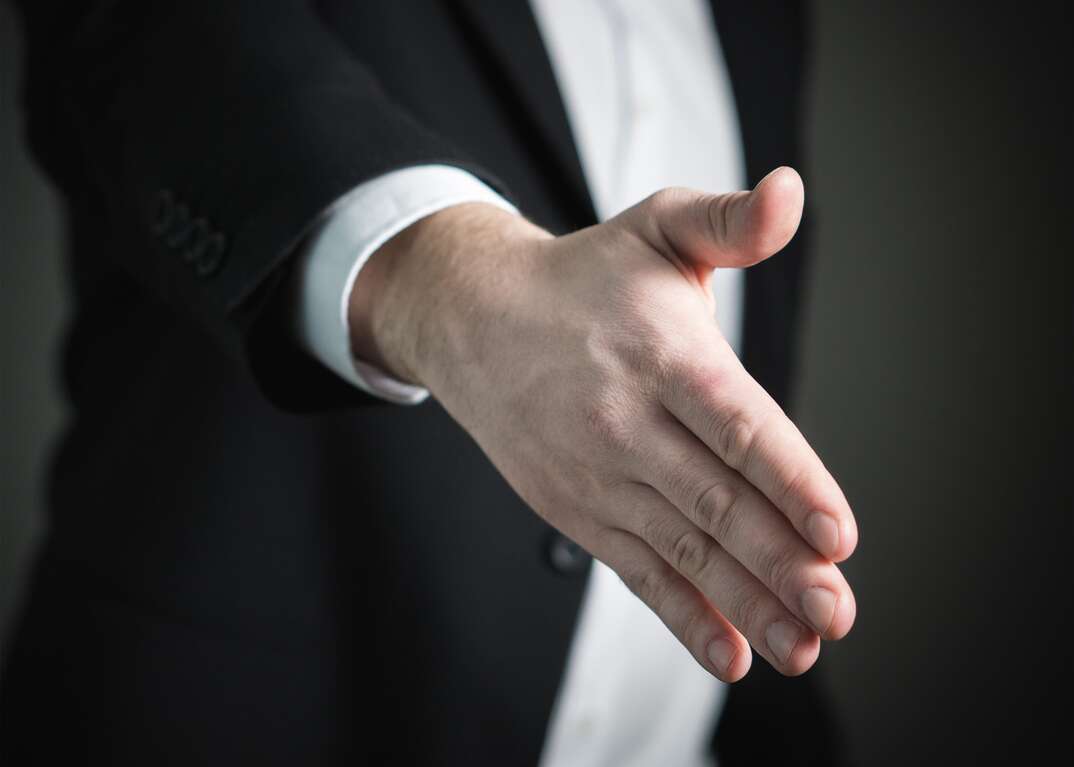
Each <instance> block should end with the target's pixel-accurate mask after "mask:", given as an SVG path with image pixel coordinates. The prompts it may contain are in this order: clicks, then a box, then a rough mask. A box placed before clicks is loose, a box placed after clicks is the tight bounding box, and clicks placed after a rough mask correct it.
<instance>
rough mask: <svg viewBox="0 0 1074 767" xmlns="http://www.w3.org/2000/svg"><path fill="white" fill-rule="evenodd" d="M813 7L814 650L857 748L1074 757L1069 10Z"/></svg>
mask: <svg viewBox="0 0 1074 767" xmlns="http://www.w3.org/2000/svg"><path fill="white" fill-rule="evenodd" d="M13 21H14V20H13V18H12V12H11V10H10V9H9V8H8V7H7V6H5V5H0V269H2V271H0V307H2V311H3V315H2V322H0V361H2V366H3V367H2V376H0V381H2V386H3V390H2V397H0V401H2V402H3V410H2V421H0V470H2V483H0V490H2V494H0V503H2V507H0V614H2V615H6V614H8V613H10V611H11V609H12V606H13V604H15V600H16V598H17V596H18V593H19V589H18V584H19V583H20V581H19V574H20V573H21V572H22V571H23V567H24V563H25V561H26V557H27V554H28V552H29V551H31V548H32V542H33V540H34V538H35V535H36V534H37V532H38V531H39V530H40V528H41V526H42V522H41V519H40V516H39V515H40V508H41V505H42V492H41V489H42V470H43V468H44V466H45V462H46V460H47V455H48V449H49V447H50V445H52V444H53V442H54V440H55V439H56V435H57V433H58V431H59V429H60V428H61V427H62V424H63V419H64V417H65V415H66V410H65V406H64V404H63V400H62V397H61V395H60V393H59V391H58V389H57V385H56V380H55V372H56V363H57V351H58V348H57V345H58V342H59V335H60V333H61V331H62V327H63V323H64V321H65V318H66V310H65V305H64V292H63V276H62V256H61V248H62V240H63V238H62V229H61V219H60V217H59V214H58V211H57V209H56V200H55V198H54V195H53V194H52V192H51V190H50V189H49V187H48V185H47V183H45V182H44V181H43V180H42V178H41V177H40V175H39V174H38V173H37V172H36V170H35V169H34V168H33V167H32V166H31V165H30V164H29V161H28V159H27V158H26V156H25V153H24V151H23V149H22V148H21V146H20V144H19V136H18V133H19V126H18V120H19V115H18V105H17V103H16V100H15V98H16V85H15V84H16V82H17V70H18V68H19V66H18V64H19V55H20V54H19V48H18V40H17V34H16V33H17V30H16V28H15V25H14V23H13ZM814 28H815V32H816V50H815V58H814V61H815V67H816V68H815V72H814V75H815V77H814V89H813V98H812V105H813V106H812V110H813V117H812V120H811V130H810V136H809V142H810V143H809V145H810V162H809V164H808V166H807V167H806V168H805V169H804V173H803V175H804V177H805V181H806V188H807V194H808V195H810V197H811V199H812V201H813V203H814V204H815V206H816V208H817V211H818V222H819V232H818V237H819V242H818V248H817V264H816V267H817V268H816V270H815V273H814V279H813V282H812V286H811V298H810V301H809V308H808V312H807V316H806V318H805V321H804V322H803V326H802V329H801V330H802V341H803V352H804V353H803V362H804V364H803V370H802V378H801V381H800V389H799V396H798V398H797V403H796V407H795V413H796V415H797V417H798V419H799V421H800V423H801V424H802V427H803V430H804V431H805V432H806V434H807V435H808V436H809V437H810V439H811V440H812V441H813V442H814V444H815V445H816V446H817V448H818V450H819V452H820V453H821V455H822V456H823V457H824V458H825V460H826V462H827V463H828V464H829V466H830V467H831V468H832V470H833V471H834V473H835V474H836V476H837V477H838V478H839V480H840V481H841V483H842V484H843V486H844V488H845V489H846V491H847V494H848V496H849V498H850V500H851V503H852V504H853V506H854V508H855V511H856V513H857V515H858V518H859V520H860V527H861V545H860V547H859V550H858V554H857V555H856V556H855V558H854V559H853V560H851V562H850V563H848V565H847V571H848V575H849V577H850V579H851V582H852V584H853V585H854V587H855V591H856V594H857V596H858V606H859V618H858V622H857V625H856V627H855V629H854V631H853V632H852V633H851V635H850V637H849V638H848V639H846V640H845V641H844V642H841V643H839V644H837V645H834V646H829V647H826V648H825V651H824V656H825V667H824V668H823V669H822V673H824V674H825V676H826V677H827V679H828V681H829V683H830V687H831V690H832V694H833V696H834V698H835V700H836V702H837V705H838V709H839V711H840V714H841V716H842V720H843V722H844V725H845V728H846V731H847V734H848V737H849V740H850V744H851V747H852V752H853V754H854V755H855V757H856V759H857V761H858V762H859V763H861V764H870V765H888V764H890V765H896V764H903V763H905V762H907V761H909V762H910V763H940V764H947V763H973V762H976V763H1022V764H1029V763H1036V761H1037V757H1035V756H1033V753H1043V748H1044V747H1045V745H1046V744H1047V742H1048V741H1054V742H1057V743H1061V744H1062V748H1064V749H1066V752H1067V754H1066V756H1068V757H1069V755H1070V751H1071V740H1070V737H1069V732H1068V728H1069V726H1070V724H1071V723H1072V722H1074V716H1072V713H1074V711H1072V708H1071V692H1072V687H1071V684H1072V679H1071V677H1072V674H1071V671H1072V668H1074V661H1072V657H1071V652H1072V650H1074V641H1072V639H1074V635H1072V633H1071V629H1072V626H1071V597H1070V587H1071V577H1070V569H1069V568H1070V558H1069V553H1070V551H1071V544H1072V543H1074V535H1072V530H1071V519H1072V514H1071V512H1072V511H1074V500H1072V497H1071V490H1070V486H1069V479H1070V476H1071V469H1072V468H1074V461H1072V458H1071V447H1070V445H1071V425H1072V424H1071V408H1070V404H1071V403H1070V400H1071V393H1072V391H1074V388H1072V383H1074V381H1072V377H1071V372H1070V361H1071V359H1070V357H1071V348H1072V347H1071V340H1072V339H1071V330H1072V327H1074V322H1072V320H1074V314H1072V304H1071V290H1070V288H1071V273H1070V268H1069V266H1068V263H1069V259H1070V258H1071V257H1072V255H1074V251H1072V247H1071V245H1072V243H1071V239H1072V237H1071V235H1072V229H1074V225H1072V221H1074V216H1072V213H1074V210H1072V194H1071V189H1072V187H1074V183H1072V179H1074V174H1072V171H1074V167H1072V165H1071V162H1070V151H1069V144H1070V142H1071V140H1072V139H1074V130H1072V128H1074V125H1072V122H1071V117H1070V103H1069V102H1070V90H1071V84H1070V79H1069V76H1068V75H1067V74H1066V72H1065V70H1066V68H1067V67H1069V66H1070V60H1069V54H1068V53H1066V49H1067V48H1068V47H1069V46H1070V43H1071V38H1072V37H1074V36H1072V34H1071V32H1072V29H1071V23H1070V18H1069V12H1066V11H1064V12H1061V13H1055V14H1053V15H1048V14H1045V13H1043V12H1042V11H1041V10H1040V8H1039V7H1034V6H1033V5H1032V4H1017V5H1016V4H1007V5H1006V6H1005V7H1002V8H988V7H986V6H984V5H980V4H963V5H958V4H953V3H932V4H924V3H920V4H913V3H910V4H908V3H895V2H885V3H847V4H838V3H831V2H825V3H820V4H818V6H817V7H816V14H815V18H814ZM90 500H91V499H87V501H90ZM87 513H90V510H89V509H87ZM1059 761H1060V762H1063V761H1066V760H1065V759H1059Z"/></svg>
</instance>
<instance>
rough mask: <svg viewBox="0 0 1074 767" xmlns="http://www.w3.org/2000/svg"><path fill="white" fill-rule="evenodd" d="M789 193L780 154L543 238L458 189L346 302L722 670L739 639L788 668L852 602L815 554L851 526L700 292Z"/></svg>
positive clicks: (796, 213) (528, 491) (833, 490)
mask: <svg viewBox="0 0 1074 767" xmlns="http://www.w3.org/2000/svg"><path fill="white" fill-rule="evenodd" d="M802 199H803V191H802V183H801V180H800V179H799V177H798V174H797V173H795V172H794V171H793V170H791V169H789V168H781V169H778V170H776V171H774V172H772V173H771V174H769V175H768V176H767V177H766V178H765V179H764V180H762V181H761V183H760V184H758V186H757V188H756V189H755V190H754V191H753V192H749V193H747V192H739V193H735V194H729V195H720V196H712V195H704V194H701V193H699V192H694V191H689V190H683V189H667V190H663V191H661V192H659V193H657V194H655V195H653V196H652V197H650V198H648V199H647V200H645V201H643V202H642V203H640V204H638V205H636V206H635V207H633V208H631V209H629V210H627V211H625V212H623V213H622V214H620V215H619V216H617V217H616V218H614V219H612V220H611V221H608V222H606V223H604V224H601V225H599V226H594V227H590V228H589V229H585V230H582V231H580V232H576V233H574V234H571V235H568V236H565V237H559V238H554V237H552V236H551V235H549V234H548V233H547V232H544V231H543V230H541V229H538V228H537V227H535V226H533V225H532V224H530V223H528V222H527V221H525V220H524V219H521V218H519V217H517V216H512V215H510V214H507V213H504V212H502V211H499V210H497V209H495V208H493V207H491V206H485V205H479V204H475V205H463V206H458V207H455V208H450V209H447V210H445V211H441V212H440V213H437V214H435V215H433V216H430V217H429V218H427V219H425V220H423V221H421V222H419V223H418V224H415V225H413V226H411V227H410V228H409V229H407V230H406V231H404V232H403V233H402V234H401V235H400V236H398V237H397V238H395V239H394V240H393V241H392V242H391V243H389V244H388V245H387V246H385V248H383V249H382V250H381V251H378V253H377V254H376V255H374V257H373V259H372V260H371V261H370V264H369V265H368V266H367V267H366V270H367V271H368V272H369V275H368V277H367V275H366V274H365V272H363V277H362V280H360V281H359V288H358V289H357V290H356V291H355V299H354V301H353V302H352V310H353V311H352V328H353V329H354V333H353V335H354V337H355V339H356V341H355V343H356V351H357V352H358V353H359V354H360V355H362V356H364V357H367V358H372V359H373V360H374V361H379V362H380V363H381V364H382V365H384V366H385V367H387V368H388V369H390V370H392V371H393V372H394V373H396V374H397V375H399V376H401V377H403V378H408V379H410V380H413V381H416V382H420V383H421V384H423V385H424V386H426V387H428V388H429V389H430V391H431V392H432V393H433V395H434V396H435V397H436V398H437V399H438V400H439V401H440V402H441V403H442V404H443V406H444V407H445V408H446V409H447V411H448V412H449V413H451V415H452V417H454V418H455V419H456V420H457V421H458V422H459V423H460V424H461V425H462V426H463V428H465V429H466V430H467V431H468V432H469V433H470V434H471V435H472V436H473V437H474V439H475V440H477V442H478V444H479V445H480V446H481V448H482V449H483V450H484V451H485V453H486V454H487V455H488V457H489V458H490V459H491V460H492V462H493V463H494V464H495V465H496V467H497V468H498V469H499V471H500V472H501V473H502V474H503V476H504V477H505V478H506V479H507V481H508V482H509V483H510V484H511V486H512V487H513V488H514V489H515V490H516V491H517V492H518V493H519V495H521V497H522V498H523V499H525V500H526V502H527V503H529V504H530V506H532V507H533V509H534V510H535V511H536V512H537V513H538V514H540V515H541V516H542V517H543V518H544V519H546V520H547V521H548V522H549V523H551V524H552V525H554V526H555V527H556V528H558V529H559V530H561V531H562V532H563V533H565V534H566V535H568V536H570V537H571V538H572V539H574V540H575V541H577V542H578V543H579V544H580V545H582V546H583V547H585V548H586V549H587V550H588V551H589V552H591V553H592V554H593V555H594V556H595V557H597V558H598V559H600V560H601V561H603V562H604V563H606V564H607V565H608V566H610V567H611V568H612V569H614V570H615V571H616V572H617V573H618V574H619V575H620V577H622V579H623V580H624V581H625V582H626V584H627V585H628V586H629V587H630V589H631V590H632V591H634V593H635V594H637V595H638V596H639V597H640V598H641V599H642V600H644V601H645V603H646V604H647V605H649V607H650V608H651V609H652V610H654V611H655V612H656V613H657V614H658V615H659V616H660V618H661V619H662V620H663V622H664V623H665V624H666V625H667V626H668V628H669V629H671V631H672V632H674V634H675V636H676V637H678V639H679V641H681V642H682V643H683V645H685V646H686V647H687V648H688V649H689V650H690V652H691V653H692V654H693V655H694V657H695V658H696V659H697V661H698V663H700V664H701V665H702V666H704V667H705V668H707V669H709V670H710V671H711V672H712V673H714V674H715V675H716V676H717V677H719V678H720V679H723V680H725V681H735V680H737V679H739V678H741V677H742V676H744V675H745V674H746V672H747V671H748V670H749V666H750V662H751V654H750V649H749V645H752V646H753V647H754V648H755V649H756V650H757V651H758V652H760V653H761V654H762V655H764V657H765V658H767V659H768V660H769V662H770V663H772V664H773V666H775V668H777V669H779V670H780V671H782V672H783V673H785V674H799V673H802V672H803V671H805V670H806V669H808V668H809V667H810V666H811V665H812V664H813V663H814V661H815V660H816V658H817V654H818V653H819V649H820V638H824V639H839V638H841V637H842V636H844V635H845V634H846V633H847V632H848V631H849V630H850V627H851V624H852V623H853V621H854V615H855V603H854V596H853V594H852V592H851V590H850V587H849V586H848V585H847V583H846V581H845V579H844V578H843V576H842V574H841V573H840V572H839V569H838V568H837V567H836V566H835V564H833V562H838V561H841V560H843V559H845V558H846V557H848V556H849V555H850V554H851V552H852V551H853V550H854V546H855V544H856V542H857V529H856V527H855V523H854V518H853V515H852V514H851V511H850V508H849V506H848V505H847V502H846V500H845V498H844V497H843V494H842V492H841V491H840V489H839V486H838V485H837V484H836V482H835V480H834V479H833V478H832V476H831V475H830V474H829V473H828V471H827V470H826V469H825V468H824V465H823V464H822V463H821V461H820V459H819V458H818V457H817V456H816V454H815V453H814V452H813V450H812V449H811V448H810V447H809V445H808V444H807V443H806V441H805V439H804V438H803V437H802V435H801V434H800V433H799V431H798V430H797V429H796V428H795V426H794V424H792V423H791V421H790V420H789V419H788V418H787V416H786V415H784V413H783V411H782V410H781V409H780V408H779V407H778V406H777V405H776V403H775V402H774V401H773V400H772V398H771V397H770V396H769V395H768V394H767V393H766V392H765V391H764V389H762V388H761V386H760V385H758V384H757V382H756V381H754V380H753V378H752V377H750V375H749V374H748V373H747V372H746V371H745V369H744V368H743V367H742V365H741V364H740V363H739V361H738V359H737V358H736V357H735V355H734V353H733V352H732V350H731V348H730V347H729V346H728V344H727V342H726V341H725V340H724V338H723V336H722V335H721V334H720V329H719V328H718V327H717V325H716V322H715V320H714V318H713V317H714V306H713V300H712V295H711V292H710V289H709V281H710V278H711V274H712V270H713V268H715V267H720V266H723V267H743V266H749V265H751V264H755V263H757V262H758V261H761V260H763V259H765V258H767V257H768V256H771V255H772V254H774V253H776V252H777V251H779V250H780V249H781V248H782V247H783V246H784V245H785V244H786V243H787V242H788V241H789V240H790V238H791V237H792V236H793V234H794V232H795V230H796V229H797V226H798V222H799V219H800V217H801V211H802ZM355 307H358V308H357V309H356V308H355ZM363 312H366V314H363ZM747 640H748V644H747Z"/></svg>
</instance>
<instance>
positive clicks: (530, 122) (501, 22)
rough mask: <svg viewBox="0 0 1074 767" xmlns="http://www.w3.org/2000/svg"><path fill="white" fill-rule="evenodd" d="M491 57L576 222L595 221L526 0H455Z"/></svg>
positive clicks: (485, 53) (525, 130)
mask: <svg viewBox="0 0 1074 767" xmlns="http://www.w3.org/2000/svg"><path fill="white" fill-rule="evenodd" d="M451 4H452V5H453V6H455V8H456V11H457V13H458V15H459V18H460V21H461V23H462V24H463V26H464V28H465V29H466V31H467V33H468V34H471V35H472V36H473V38H474V42H475V44H476V47H477V49H478V50H479V51H481V53H482V54H483V56H484V57H485V58H486V59H487V61H486V63H487V65H488V66H487V70H488V72H489V74H490V77H492V78H494V79H496V80H498V81H499V85H500V87H501V88H502V90H503V94H504V97H505V98H507V99H508V100H511V101H513V102H514V103H515V105H516V107H517V109H518V113H519V115H520V118H521V120H522V122H523V124H522V125H521V126H520V130H521V131H522V132H523V134H524V135H526V136H527V138H528V139H530V141H531V143H532V144H533V146H534V147H535V149H537V150H538V160H539V161H540V165H541V166H542V167H541V170H542V172H544V173H546V174H547V175H549V177H550V180H553V181H554V182H555V183H556V184H557V185H558V186H560V187H561V188H560V190H559V191H560V193H561V194H563V195H564V196H565V199H564V202H566V203H568V207H570V209H571V210H572V211H575V212H576V214H577V225H578V226H586V225H588V224H591V223H593V222H594V221H596V213H595V212H594V209H593V202H592V200H591V198H590V196H589V188H588V186H587V185H586V181H585V176H584V175H583V172H582V165H581V162H580V160H579V159H578V152H577V150H576V148H575V145H574V137H573V135H572V134H571V128H570V123H569V122H568V119H567V111H566V107H565V106H564V105H563V99H562V97H561V95H560V92H559V86H558V85H557V84H556V79H555V74H554V73H553V70H552V64H551V62H550V61H549V59H548V53H547V52H546V50H545V47H544V41H543V40H542V39H541V35H540V30H539V29H538V28H537V22H536V20H535V19H534V17H533V13H532V11H531V10H530V6H529V3H528V2H526V0H451Z"/></svg>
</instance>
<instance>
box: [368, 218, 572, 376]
mask: <svg viewBox="0 0 1074 767" xmlns="http://www.w3.org/2000/svg"><path fill="white" fill-rule="evenodd" d="M551 237H552V235H550V234H548V233H547V232H545V231H544V230H543V229H541V228H539V227H537V226H535V225H534V224H532V223H530V222H529V221H527V220H526V219H524V218H522V217H520V216H518V215H515V214H513V213H509V212H507V211H505V210H502V209H500V208H497V207H494V206H492V205H488V204H485V203H469V204H464V205H457V206H453V207H451V208H448V209H446V210H442V211H439V212H437V213H434V214H432V215H431V216H428V217H426V218H424V219H421V220H420V221H418V222H416V223H414V224H411V225H410V226H409V227H407V228H406V229H404V230H403V231H402V232H400V233H399V234H397V235H396V236H395V237H393V238H392V239H391V240H389V241H388V242H387V243H385V244H384V245H383V246H381V247H380V248H379V249H378V250H377V252H376V253H374V254H373V256H371V257H370V259H369V261H368V262H366V264H365V266H364V267H363V269H362V272H361V274H360V275H359V277H358V279H357V280H356V282H355V285H354V288H353V290H352V292H351V298H350V301H349V304H348V318H349V322H350V328H351V333H350V336H351V345H352V351H353V353H354V356H355V357H357V358H359V359H363V360H366V361H368V362H371V363H373V364H375V365H377V366H378V367H381V368H382V369H384V370H386V371H388V372H390V373H391V374H392V375H395V376H397V377H398V378H401V379H403V380H406V381H409V382H412V383H416V384H420V385H422V386H426V387H430V386H431V385H432V384H433V381H434V380H436V379H437V378H438V377H443V376H446V375H451V372H450V371H451V370H452V365H449V364H447V362H448V360H452V361H453V362H454V366H455V367H456V368H457V367H458V366H460V365H465V364H466V362H465V361H466V360H467V359H473V358H474V357H475V356H476V355H480V354H482V353H483V352H482V349H483V348H484V346H483V345H482V343H481V338H480V337H481V331H482V327H484V325H485V322H486V321H489V320H491V319H492V318H494V317H495V316H496V313H497V312H498V311H505V310H506V307H507V306H509V304H510V302H511V297H512V295H514V294H515V293H516V292H517V291H518V290H519V289H520V286H521V285H523V284H524V275H525V271H526V269H527V268H528V263H527V259H529V258H530V257H531V256H530V254H531V251H532V248H531V247H530V246H531V245H532V244H533V243H535V242H540V241H541V240H547V239H551Z"/></svg>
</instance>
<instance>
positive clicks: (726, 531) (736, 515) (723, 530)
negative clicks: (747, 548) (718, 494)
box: [709, 492, 744, 543]
mask: <svg viewBox="0 0 1074 767" xmlns="http://www.w3.org/2000/svg"><path fill="white" fill-rule="evenodd" d="M743 513H744V507H743V505H742V494H741V493H739V492H733V493H732V494H731V495H730V496H729V497H728V498H727V499H726V501H725V503H724V506H723V508H722V509H721V510H720V511H719V512H718V513H716V514H715V515H714V518H713V522H712V525H711V527H710V528H709V529H710V530H712V534H713V535H714V536H715V537H716V540H718V541H722V542H724V543H726V542H728V541H731V540H733V539H734V536H735V534H736V533H737V532H738V530H739V529H740V528H741V527H742V515H743Z"/></svg>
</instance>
